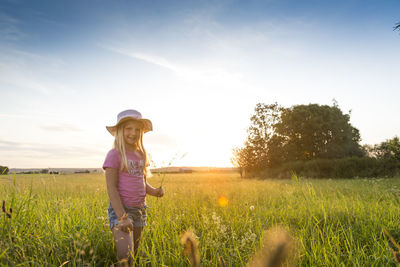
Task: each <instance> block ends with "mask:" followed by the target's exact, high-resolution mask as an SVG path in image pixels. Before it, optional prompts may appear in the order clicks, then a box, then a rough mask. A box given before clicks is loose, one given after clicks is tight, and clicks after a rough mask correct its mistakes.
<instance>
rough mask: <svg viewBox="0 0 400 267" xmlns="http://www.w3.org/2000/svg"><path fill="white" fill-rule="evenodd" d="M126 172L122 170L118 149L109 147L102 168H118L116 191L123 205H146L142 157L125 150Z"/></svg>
mask: <svg viewBox="0 0 400 267" xmlns="http://www.w3.org/2000/svg"><path fill="white" fill-rule="evenodd" d="M126 157H127V161H128V172H122V171H121V170H120V168H121V161H122V159H121V155H120V153H119V152H118V150H116V149H115V148H114V149H111V150H110V151H109V152H108V154H107V156H106V159H105V161H104V164H103V169H104V170H105V169H106V168H114V169H118V170H119V172H118V188H117V189H118V192H119V195H120V197H121V201H122V203H123V204H124V205H125V206H129V207H143V206H145V205H146V182H145V180H144V175H143V168H144V161H143V158H142V157H141V156H139V155H137V154H136V153H134V152H129V151H127V152H126Z"/></svg>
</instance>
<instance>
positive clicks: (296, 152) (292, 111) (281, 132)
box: [234, 102, 364, 171]
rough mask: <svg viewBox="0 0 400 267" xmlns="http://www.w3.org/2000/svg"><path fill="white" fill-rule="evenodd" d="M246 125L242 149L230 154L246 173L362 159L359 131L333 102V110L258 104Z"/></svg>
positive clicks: (348, 115) (304, 106)
mask: <svg viewBox="0 0 400 267" xmlns="http://www.w3.org/2000/svg"><path fill="white" fill-rule="evenodd" d="M250 121H251V123H250V127H249V129H248V138H247V141H246V142H245V144H244V147H243V148H239V149H236V150H234V160H235V163H236V164H237V165H238V166H242V167H243V168H245V169H247V170H251V171H261V170H264V169H266V168H271V167H277V166H279V165H281V164H282V163H285V162H290V161H297V160H311V159H331V158H343V157H351V156H363V155H364V150H363V149H362V148H361V146H360V145H359V141H360V133H359V131H358V130H357V129H356V128H354V127H353V126H352V125H351V124H350V114H343V112H342V111H341V110H340V108H339V107H338V105H337V103H336V102H334V104H333V106H327V105H318V104H309V105H295V106H292V107H290V108H283V107H281V106H279V105H278V104H277V103H274V104H271V105H267V104H262V103H259V104H257V105H256V107H255V114H254V115H253V116H252V117H251V118H250Z"/></svg>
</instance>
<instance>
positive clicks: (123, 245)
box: [112, 225, 136, 267]
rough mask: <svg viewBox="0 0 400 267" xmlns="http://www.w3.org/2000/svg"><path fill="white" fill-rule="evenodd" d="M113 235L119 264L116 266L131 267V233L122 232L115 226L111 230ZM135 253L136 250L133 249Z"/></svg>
mask: <svg viewBox="0 0 400 267" xmlns="http://www.w3.org/2000/svg"><path fill="white" fill-rule="evenodd" d="M112 232H113V235H114V243H115V247H116V248H117V257H118V261H119V263H118V264H117V266H124V267H125V266H132V264H133V257H132V256H133V255H134V251H133V249H134V247H133V236H132V232H129V233H127V232H124V231H122V230H120V229H119V228H118V225H115V226H114V227H113V229H112ZM135 251H136V249H135Z"/></svg>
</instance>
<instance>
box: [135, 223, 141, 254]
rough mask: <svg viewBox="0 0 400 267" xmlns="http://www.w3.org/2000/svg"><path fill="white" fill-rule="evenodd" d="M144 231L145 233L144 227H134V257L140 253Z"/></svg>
mask: <svg viewBox="0 0 400 267" xmlns="http://www.w3.org/2000/svg"><path fill="white" fill-rule="evenodd" d="M142 231H143V227H133V242H134V249H135V254H134V255H136V253H137V251H138V248H139V242H140V237H141V235H142Z"/></svg>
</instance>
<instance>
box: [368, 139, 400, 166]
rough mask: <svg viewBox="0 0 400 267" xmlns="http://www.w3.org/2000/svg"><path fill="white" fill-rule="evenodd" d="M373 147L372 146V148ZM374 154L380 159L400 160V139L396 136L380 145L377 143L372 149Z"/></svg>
mask: <svg viewBox="0 0 400 267" xmlns="http://www.w3.org/2000/svg"><path fill="white" fill-rule="evenodd" d="M370 149H371V148H370ZM371 152H372V153H371V154H372V155H373V156H375V157H376V158H378V159H390V160H396V161H400V140H399V137H397V136H395V137H393V138H392V139H388V140H386V141H384V142H382V143H380V144H378V145H375V146H374V147H373V148H372V151H371Z"/></svg>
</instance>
